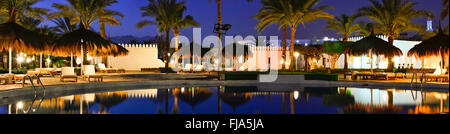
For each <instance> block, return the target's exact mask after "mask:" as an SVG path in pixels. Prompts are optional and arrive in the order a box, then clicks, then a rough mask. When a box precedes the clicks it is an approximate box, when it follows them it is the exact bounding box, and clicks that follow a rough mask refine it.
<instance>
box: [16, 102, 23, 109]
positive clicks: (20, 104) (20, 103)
mask: <svg viewBox="0 0 450 134" xmlns="http://www.w3.org/2000/svg"><path fill="white" fill-rule="evenodd" d="M16 106H17V108H19V109H22V108H23V103H22V102H21V101H19V102H18V103H17V104H16Z"/></svg>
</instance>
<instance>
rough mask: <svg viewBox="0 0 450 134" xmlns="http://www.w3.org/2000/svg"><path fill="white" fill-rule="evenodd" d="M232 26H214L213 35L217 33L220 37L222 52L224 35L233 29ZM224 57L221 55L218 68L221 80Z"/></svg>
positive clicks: (220, 49)
mask: <svg viewBox="0 0 450 134" xmlns="http://www.w3.org/2000/svg"><path fill="white" fill-rule="evenodd" d="M231 26H232V25H231V24H215V25H214V29H213V33H217V34H218V35H219V40H220V41H219V51H222V35H226V34H227V31H228V30H230V29H231ZM221 57H222V56H221V55H219V61H218V62H219V65H218V66H217V69H218V70H217V71H218V72H217V75H218V77H219V80H220V72H221V68H220V67H221V66H222V63H221V62H222V58H221Z"/></svg>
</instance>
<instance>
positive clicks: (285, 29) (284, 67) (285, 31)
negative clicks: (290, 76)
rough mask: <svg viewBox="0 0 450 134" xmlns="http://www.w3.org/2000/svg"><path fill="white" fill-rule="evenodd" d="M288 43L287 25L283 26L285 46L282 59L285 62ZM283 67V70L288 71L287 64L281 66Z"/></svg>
mask: <svg viewBox="0 0 450 134" xmlns="http://www.w3.org/2000/svg"><path fill="white" fill-rule="evenodd" d="M286 43H287V25H283V46H282V48H281V50H282V51H283V52H282V53H283V54H282V59H283V61H286ZM281 66H282V68H281V69H282V70H285V69H286V66H285V64H281Z"/></svg>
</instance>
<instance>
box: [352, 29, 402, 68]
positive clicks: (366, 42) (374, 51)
mask: <svg viewBox="0 0 450 134" xmlns="http://www.w3.org/2000/svg"><path fill="white" fill-rule="evenodd" d="M345 53H347V54H350V55H353V56H361V55H363V54H366V55H369V56H370V59H371V60H370V61H371V63H370V64H371V65H370V68H371V70H372V72H373V69H372V67H373V55H377V56H378V55H384V56H386V57H394V56H401V55H403V52H402V50H400V49H399V48H397V47H395V46H393V45H391V44H389V42H387V41H384V40H383V39H380V38H378V37H376V35H375V32H374V30H372V34H371V35H370V36H368V37H365V38H363V39H362V40H359V41H357V42H355V43H353V44H351V45H349V46H348V47H347V48H346V49H345Z"/></svg>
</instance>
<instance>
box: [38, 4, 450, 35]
mask: <svg viewBox="0 0 450 134" xmlns="http://www.w3.org/2000/svg"><path fill="white" fill-rule="evenodd" d="M118 1H119V3H117V4H114V5H113V6H111V7H110V9H113V10H116V11H119V12H122V13H123V14H124V15H125V18H123V19H121V22H122V25H121V26H107V29H106V30H107V33H110V34H111V36H113V37H114V36H124V35H132V36H136V37H142V36H154V35H157V31H156V26H149V27H145V28H143V29H137V28H136V23H137V22H138V21H140V20H142V19H143V18H142V17H141V11H140V10H139V8H140V7H142V6H145V5H147V4H148V1H147V0H118ZM186 1H187V13H186V14H188V15H191V16H194V19H195V20H197V21H198V22H199V23H200V24H201V28H202V36H203V38H204V37H206V36H208V35H213V33H212V29H213V26H214V24H216V23H217V19H216V18H217V4H215V3H214V2H211V3H210V2H209V1H208V0H186ZM413 1H416V2H419V4H418V5H417V6H416V8H417V9H427V10H429V11H432V12H433V13H434V14H435V16H438V15H439V13H440V11H441V9H442V7H441V2H442V0H413ZM51 3H66V2H65V1H64V0H45V1H43V2H41V3H39V4H37V5H36V6H37V7H45V8H49V9H53V8H52V7H51ZM222 3H223V4H222V17H223V23H225V24H232V25H233V27H232V28H231V30H230V31H229V32H228V33H227V35H241V36H244V37H245V36H247V35H259V34H257V32H256V30H255V29H254V26H255V25H256V23H257V20H255V19H253V18H252V16H253V15H254V14H256V13H257V11H258V9H259V8H260V7H262V5H261V4H260V3H259V2H258V0H256V1H255V2H250V3H249V2H246V1H244V0H223V2H222ZM320 5H331V6H334V7H335V9H333V10H327V11H328V12H330V13H332V14H333V15H340V14H342V13H345V14H353V13H355V12H356V11H357V10H358V8H360V7H362V6H366V5H369V1H368V0H322V2H321V3H320ZM146 19H152V18H146ZM437 19H438V18H436V20H437ZM360 20H365V19H360ZM426 20H427V18H420V19H416V20H414V21H413V22H414V23H417V24H426V23H425V21H426ZM434 23H435V25H436V24H437V21H434ZM46 24H48V25H53V24H52V22H46ZM444 24H448V19H446V20H445V23H444ZM325 25H326V21H324V20H318V21H316V22H310V23H307V24H306V27H299V28H298V30H297V34H296V38H297V39H311V38H314V39H317V38H323V37H325V36H327V37H339V36H338V35H336V34H335V33H336V32H335V31H333V30H327V29H324V28H323V27H324V26H325ZM92 27H93V28H94V29H95V30H96V31H98V29H99V26H98V25H97V24H95V25H93V26H92ZM181 34H182V35H185V36H188V37H191V36H192V28H186V29H184V30H182V31H181ZM261 35H267V36H271V35H272V36H279V38H281V35H282V34H281V32H280V31H279V30H278V25H274V26H272V27H269V28H267V29H266V30H265V31H264V32H263V33H262V34H261Z"/></svg>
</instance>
